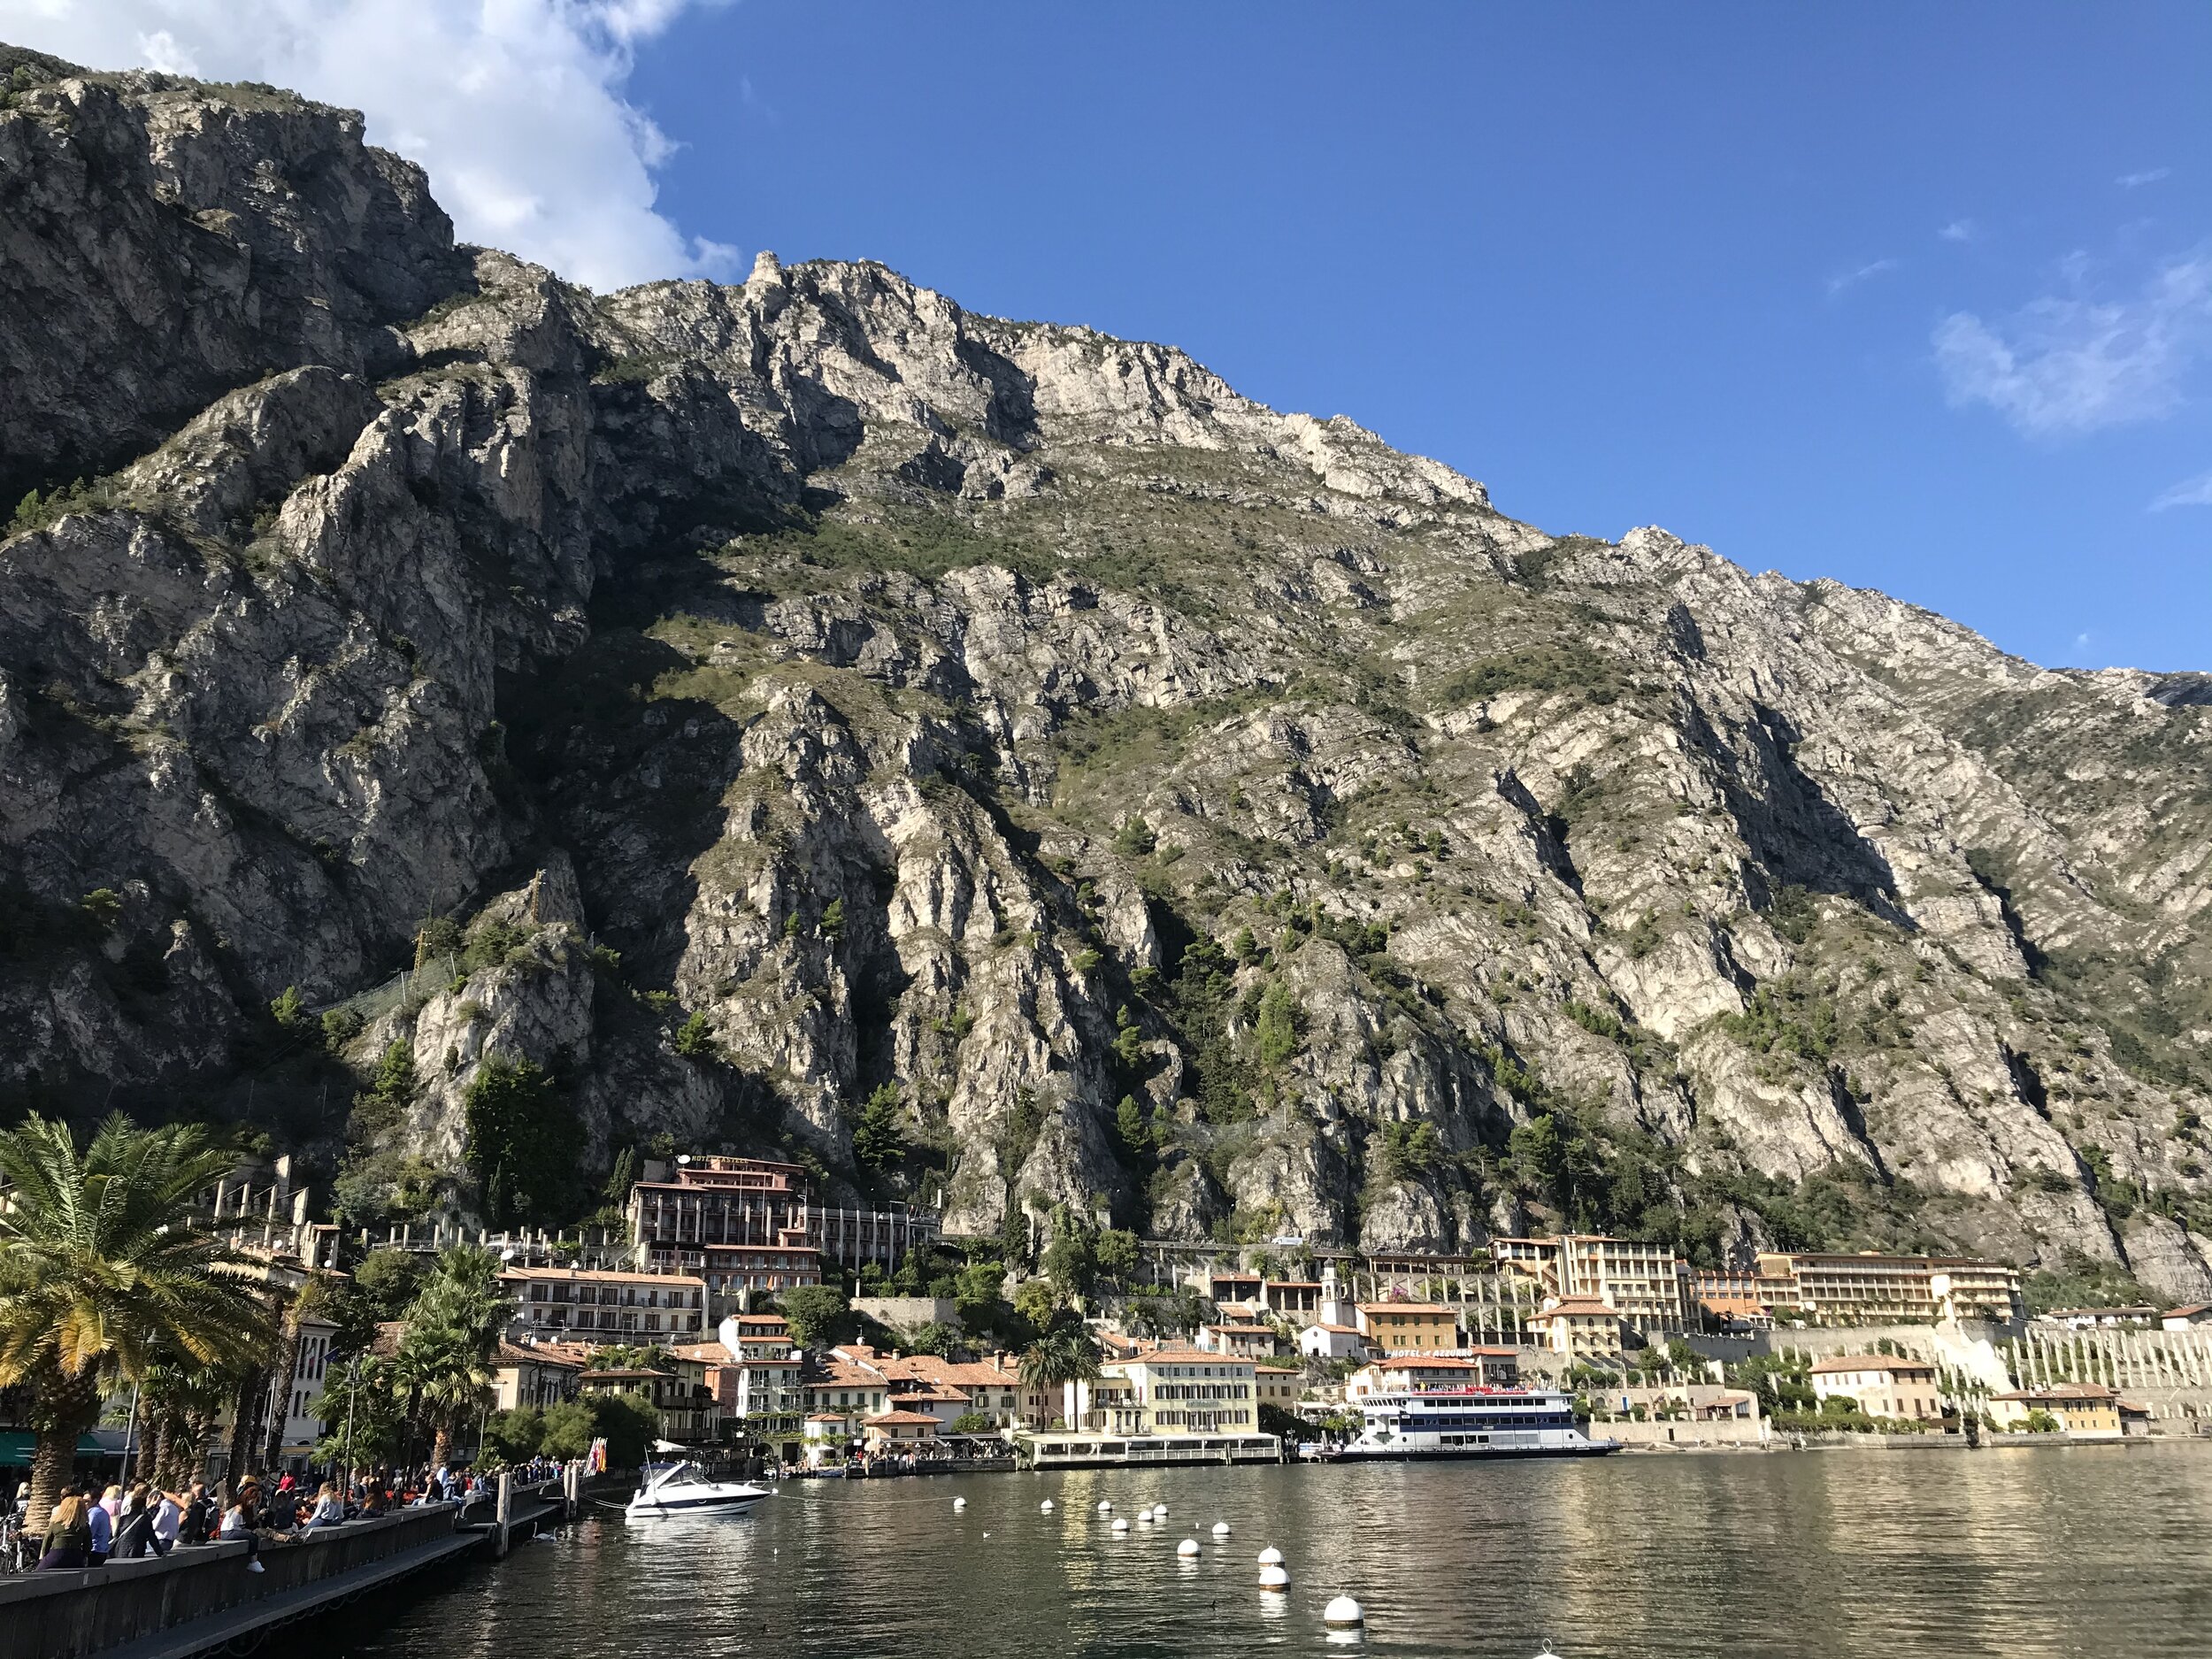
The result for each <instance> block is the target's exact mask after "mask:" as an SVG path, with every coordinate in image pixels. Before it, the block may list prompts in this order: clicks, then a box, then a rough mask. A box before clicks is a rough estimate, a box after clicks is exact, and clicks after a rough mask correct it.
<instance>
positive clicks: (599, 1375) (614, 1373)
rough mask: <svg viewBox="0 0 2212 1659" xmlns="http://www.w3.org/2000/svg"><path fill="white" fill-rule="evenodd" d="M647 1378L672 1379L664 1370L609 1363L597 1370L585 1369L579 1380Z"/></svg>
mask: <svg viewBox="0 0 2212 1659" xmlns="http://www.w3.org/2000/svg"><path fill="white" fill-rule="evenodd" d="M646 1379H652V1380H654V1381H656V1382H670V1381H672V1380H674V1379H672V1378H671V1377H670V1376H669V1374H668V1373H667V1372H666V1371H645V1370H643V1369H641V1368H639V1367H636V1366H630V1365H610V1366H604V1367H603V1368H601V1369H600V1370H598V1371H591V1370H587V1371H585V1372H584V1374H583V1376H582V1377H581V1378H580V1379H579V1380H580V1381H583V1382H642V1381H644V1380H646Z"/></svg>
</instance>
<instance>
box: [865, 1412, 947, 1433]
mask: <svg viewBox="0 0 2212 1659" xmlns="http://www.w3.org/2000/svg"><path fill="white" fill-rule="evenodd" d="M861 1426H862V1427H863V1428H870V1429H884V1428H932V1429H933V1428H935V1427H936V1426H937V1419H936V1418H935V1417H932V1416H930V1415H929V1413H928V1412H926V1411H886V1412H885V1413H883V1415H882V1416H880V1417H869V1418H866V1419H865V1420H864V1422H863V1423H862V1425H861Z"/></svg>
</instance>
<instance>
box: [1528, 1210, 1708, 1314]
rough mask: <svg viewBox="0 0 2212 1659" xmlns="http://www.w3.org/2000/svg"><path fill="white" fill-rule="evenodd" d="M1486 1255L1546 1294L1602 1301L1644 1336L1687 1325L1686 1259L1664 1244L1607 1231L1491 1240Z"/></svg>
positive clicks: (1578, 1299)
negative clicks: (1488, 1253)
mask: <svg viewBox="0 0 2212 1659" xmlns="http://www.w3.org/2000/svg"><path fill="white" fill-rule="evenodd" d="M1490 1256H1491V1260H1492V1261H1493V1262H1494V1263H1496V1264H1497V1266H1498V1268H1499V1269H1500V1270H1501V1271H1506V1272H1511V1273H1515V1274H1517V1275H1518V1276H1519V1277H1521V1278H1522V1279H1526V1280H1528V1281H1530V1282H1531V1283H1532V1284H1533V1285H1535V1286H1537V1288H1538V1289H1539V1290H1540V1292H1541V1293H1542V1294H1544V1295H1546V1296H1555V1297H1557V1298H1559V1299H1560V1300H1561V1301H1562V1302H1570V1301H1591V1302H1603V1303H1604V1304H1605V1305H1606V1306H1607V1307H1609V1308H1610V1309H1612V1310H1613V1311H1614V1312H1615V1313H1616V1314H1617V1315H1618V1316H1619V1317H1621V1318H1622V1319H1623V1320H1624V1321H1626V1323H1627V1325H1628V1327H1629V1328H1630V1329H1631V1330H1632V1331H1635V1332H1637V1333H1640V1334H1641V1335H1644V1336H1671V1335H1673V1334H1675V1333H1678V1332H1681V1331H1685V1330H1687V1329H1689V1328H1690V1325H1691V1320H1690V1314H1689V1308H1690V1294H1689V1271H1690V1270H1689V1264H1688V1263H1686V1262H1684V1261H1683V1260H1682V1259H1681V1258H1680V1257H1679V1256H1676V1255H1675V1253H1674V1251H1673V1250H1672V1249H1671V1248H1670V1247H1668V1246H1666V1245H1663V1244H1647V1243H1645V1242H1643V1241H1641V1240H1636V1239H1618V1238H1614V1237H1613V1236H1611V1235H1610V1234H1608V1233H1560V1234H1558V1235H1556V1236H1555V1237H1551V1238H1525V1239H1524V1238H1502V1239H1493V1240H1490Z"/></svg>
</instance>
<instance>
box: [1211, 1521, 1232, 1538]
mask: <svg viewBox="0 0 2212 1659" xmlns="http://www.w3.org/2000/svg"><path fill="white" fill-rule="evenodd" d="M1214 1536H1215V1537H1216V1538H1226V1537H1228V1536H1229V1523H1228V1522H1226V1521H1216V1522H1215V1523H1214Z"/></svg>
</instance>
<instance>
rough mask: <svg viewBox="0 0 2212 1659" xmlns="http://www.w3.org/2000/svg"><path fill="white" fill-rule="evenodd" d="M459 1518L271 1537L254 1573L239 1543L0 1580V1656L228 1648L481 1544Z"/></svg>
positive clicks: (428, 1509)
mask: <svg viewBox="0 0 2212 1659" xmlns="http://www.w3.org/2000/svg"><path fill="white" fill-rule="evenodd" d="M455 1518H456V1517H455V1510H454V1506H453V1505H451V1504H449V1503H440V1504H431V1505H426V1506H425V1507H423V1508H420V1509H402V1510H400V1511H398V1512H396V1513H395V1514H392V1515H383V1516H377V1517H373V1518H370V1519H365V1520H358V1521H349V1522H347V1523H345V1524H344V1525H342V1526H333V1527H326V1528H319V1529H317V1530H315V1531H311V1532H308V1533H306V1534H304V1535H303V1537H301V1538H300V1539H298V1540H290V1539H285V1540H273V1541H268V1542H265V1543H264V1544H263V1545H262V1547H261V1551H260V1560H261V1564H262V1569H263V1570H262V1571H260V1572H249V1571H247V1569H246V1560H247V1553H246V1546H245V1544H244V1543H242V1542H232V1543H218V1544H204V1545H199V1546H184V1547H180V1548H175V1549H173V1550H171V1551H170V1552H169V1553H168V1554H167V1555H148V1556H145V1557H142V1558H141V1559H139V1560H136V1561H114V1562H110V1563H108V1564H107V1565H105V1566H104V1567H93V1568H88V1569H86V1570H84V1571H76V1572H52V1571H49V1572H33V1573H26V1574H24V1575H22V1576H20V1577H19V1578H6V1579H0V1632H4V1634H0V1652H4V1653H5V1654H6V1655H7V1659H86V1656H87V1655H95V1654H99V1653H103V1652H105V1651H107V1650H109V1649H111V1648H118V1647H123V1646H124V1645H125V1644H126V1643H133V1642H137V1641H140V1640H142V1639H145V1638H149V1637H156V1636H166V1637H168V1638H169V1643H168V1644H165V1647H166V1646H169V1645H171V1644H173V1650H174V1651H178V1652H198V1651H200V1650H201V1648H200V1647H198V1646H196V1645H194V1642H193V1640H192V1639H193V1638H194V1637H195V1636H196V1634H204V1635H205V1636H206V1638H207V1643H206V1645H207V1646H211V1647H212V1646H220V1645H221V1644H223V1643H224V1642H225V1641H227V1640H229V1639H230V1638H229V1636H228V1635H227V1634H226V1633H225V1632H230V1631H231V1630H232V1628H233V1626H234V1625H235V1626H236V1627H237V1630H238V1633H239V1634H241V1635H242V1636H245V1637H246V1638H247V1639H249V1640H250V1639H251V1633H252V1632H257V1631H260V1632H265V1631H266V1629H267V1628H268V1627H269V1626H270V1625H272V1624H276V1623H279V1622H281V1621H282V1620H284V1619H286V1618H289V1617H297V1616H301V1615H303V1614H305V1613H308V1612H311V1611H314V1610H317V1609H319V1608H320V1607H321V1606H323V1605H324V1604H325V1603H326V1601H328V1600H332V1599H334V1598H335V1597H336V1596H338V1595H341V1594H348V1593H349V1586H352V1585H354V1584H357V1583H358V1584H362V1585H364V1586H365V1583H366V1582H368V1581H378V1582H380V1581H381V1580H382V1578H384V1577H386V1576H392V1577H396V1576H397V1575H398V1574H399V1573H400V1572H401V1571H411V1570H412V1568H413V1567H414V1566H417V1565H427V1564H429V1563H430V1562H432V1561H433V1560H436V1559H442V1558H444V1557H446V1556H448V1555H457V1554H459V1553H462V1552H464V1551H465V1550H468V1549H472V1548H480V1542H481V1540H479V1539H478V1538H477V1537H475V1536H474V1535H473V1534H457V1532H455V1530H454V1522H455ZM380 1568H383V1569H387V1570H388V1572H380V1571H376V1570H377V1569H380ZM340 1580H344V1581H346V1582H345V1583H343V1584H342V1583H340V1582H338V1581H340ZM318 1589H327V1590H328V1591H329V1592H330V1593H331V1594H330V1596H328V1597H326V1596H323V1595H320V1594H317V1593H316V1592H317V1591H318ZM265 1603H266V1604H268V1605H266V1606H263V1605H261V1604H265Z"/></svg>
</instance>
